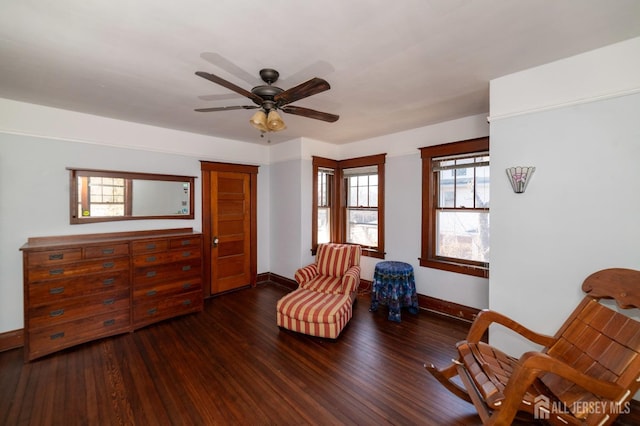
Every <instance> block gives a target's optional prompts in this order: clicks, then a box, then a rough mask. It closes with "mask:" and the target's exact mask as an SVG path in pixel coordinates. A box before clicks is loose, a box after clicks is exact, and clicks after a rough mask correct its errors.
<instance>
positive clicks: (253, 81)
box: [200, 52, 325, 87]
mask: <svg viewBox="0 0 640 426" xmlns="http://www.w3.org/2000/svg"><path fill="white" fill-rule="evenodd" d="M200 57H201V58H202V59H204V60H205V61H207V62H209V63H211V64H213V65H215V66H217V67H218V68H220V69H223V70H225V71H226V72H228V73H229V74H231V75H234V76H236V77H238V78H239V79H242V80H244V81H246V82H247V83H249V84H250V85H251V86H252V87H253V86H257V85H259V84H261V81H260V79H259V78H258V77H256V76H255V75H252V74H249V73H248V72H246V71H245V70H243V69H242V68H240V67H239V66H237V65H236V64H234V63H233V62H231V61H230V60H228V59H227V58H225V57H223V56H222V55H220V54H219V53H215V52H203V53H201V54H200ZM316 75H317V74H316ZM320 75H325V74H320Z"/></svg>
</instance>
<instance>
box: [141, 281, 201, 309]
mask: <svg viewBox="0 0 640 426" xmlns="http://www.w3.org/2000/svg"><path fill="white" fill-rule="evenodd" d="M201 289H202V284H201V280H200V277H199V276H197V277H193V278H191V279H189V278H185V279H182V280H178V281H170V282H164V283H157V284H154V285H150V286H146V287H136V288H135V289H134V290H133V300H134V304H141V303H148V302H149V301H154V300H156V299H162V298H165V297H170V296H175V295H178V294H181V293H190V292H193V291H196V290H200V291H201Z"/></svg>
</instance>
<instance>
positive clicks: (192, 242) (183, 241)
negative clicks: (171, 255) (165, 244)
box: [169, 236, 202, 249]
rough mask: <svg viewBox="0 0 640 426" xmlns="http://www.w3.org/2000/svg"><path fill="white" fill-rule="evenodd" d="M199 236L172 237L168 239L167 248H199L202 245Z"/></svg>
mask: <svg viewBox="0 0 640 426" xmlns="http://www.w3.org/2000/svg"><path fill="white" fill-rule="evenodd" d="M201 242H202V238H201V237H195V236H194V237H184V238H172V239H171V240H169V248H172V249H179V248H192V247H193V248H197V249H200V246H201V245H202V243H201Z"/></svg>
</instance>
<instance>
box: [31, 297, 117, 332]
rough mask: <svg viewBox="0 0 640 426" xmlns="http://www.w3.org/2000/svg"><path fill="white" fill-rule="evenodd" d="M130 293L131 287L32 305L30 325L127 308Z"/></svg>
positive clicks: (68, 319)
mask: <svg viewBox="0 0 640 426" xmlns="http://www.w3.org/2000/svg"><path fill="white" fill-rule="evenodd" d="M129 294H130V293H129V289H128V288H125V289H122V290H112V291H108V292H105V293H101V294H96V295H92V296H87V297H76V298H72V299H62V300H59V301H57V302H55V303H51V304H46V305H41V306H37V307H31V308H30V309H29V327H32V328H37V327H46V326H50V325H54V324H59V323H63V322H67V321H74V320H77V319H79V318H85V317H89V316H93V315H100V314H105V313H108V312H113V311H117V310H120V309H126V308H127V307H128V306H129V297H130V296H129Z"/></svg>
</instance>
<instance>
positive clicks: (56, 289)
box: [49, 287, 64, 294]
mask: <svg viewBox="0 0 640 426" xmlns="http://www.w3.org/2000/svg"><path fill="white" fill-rule="evenodd" d="M61 293H64V287H53V288H50V289H49V294H61Z"/></svg>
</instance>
